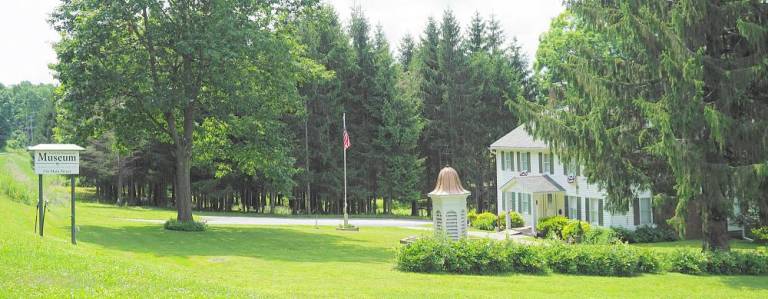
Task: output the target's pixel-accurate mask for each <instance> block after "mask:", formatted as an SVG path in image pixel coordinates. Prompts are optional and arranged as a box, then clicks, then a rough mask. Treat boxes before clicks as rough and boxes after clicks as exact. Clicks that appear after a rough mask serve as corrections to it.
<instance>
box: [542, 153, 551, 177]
mask: <svg viewBox="0 0 768 299" xmlns="http://www.w3.org/2000/svg"><path fill="white" fill-rule="evenodd" d="M550 155H551V154H544V155H543V157H542V161H541V164H543V165H544V167H543V168H544V169H542V170H541V172H542V173H552V163H551V160H550Z"/></svg>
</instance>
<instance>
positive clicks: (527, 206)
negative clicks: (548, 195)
mask: <svg viewBox="0 0 768 299" xmlns="http://www.w3.org/2000/svg"><path fill="white" fill-rule="evenodd" d="M520 197H522V200H521V203H522V205H521V212H522V213H525V214H528V215H530V214H531V195H530V194H527V193H520Z"/></svg>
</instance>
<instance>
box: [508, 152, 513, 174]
mask: <svg viewBox="0 0 768 299" xmlns="http://www.w3.org/2000/svg"><path fill="white" fill-rule="evenodd" d="M513 161H514V159H512V152H507V169H509V170H510V171H512V169H514V162H513Z"/></svg>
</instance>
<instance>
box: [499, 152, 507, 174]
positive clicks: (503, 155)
mask: <svg viewBox="0 0 768 299" xmlns="http://www.w3.org/2000/svg"><path fill="white" fill-rule="evenodd" d="M500 156H501V170H502V171H503V170H506V168H507V153H506V152H500Z"/></svg>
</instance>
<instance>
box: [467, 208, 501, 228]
mask: <svg viewBox="0 0 768 299" xmlns="http://www.w3.org/2000/svg"><path fill="white" fill-rule="evenodd" d="M496 220H497V217H496V215H494V214H493V213H490V212H485V213H482V214H480V215H477V219H475V221H474V222H472V227H474V228H476V229H480V230H487V231H492V230H494V229H495V228H496Z"/></svg>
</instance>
